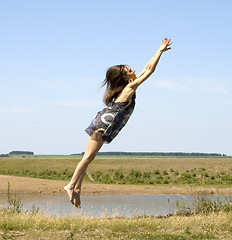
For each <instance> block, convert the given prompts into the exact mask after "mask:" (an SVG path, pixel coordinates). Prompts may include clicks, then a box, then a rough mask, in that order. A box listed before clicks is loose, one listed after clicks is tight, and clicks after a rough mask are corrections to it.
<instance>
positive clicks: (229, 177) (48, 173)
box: [0, 155, 232, 187]
mask: <svg viewBox="0 0 232 240" xmlns="http://www.w3.org/2000/svg"><path fill="white" fill-rule="evenodd" d="M80 159H81V156H78V155H77V156H75V155H69V156H65V155H61V156H43V155H40V156H27V157H25V156H13V157H8V158H0V174H2V175H14V176H26V177H34V178H43V179H56V180H69V179H70V177H71V176H72V174H73V171H74V169H75V167H76V164H77V163H78V161H79V160H80ZM84 181H85V182H90V181H94V182H95V183H108V184H114V183H116V184H145V185H171V184H173V185H183V184H187V185H196V186H202V185H204V186H212V185H213V186H215V187H231V184H232V157H202V158H201V157H146V156H142V157H135V156H131V157H128V156H126V157H125V156H124V157H122V156H98V157H97V158H96V159H95V160H94V161H93V162H92V163H91V164H90V166H89V168H88V176H86V177H85V179H84Z"/></svg>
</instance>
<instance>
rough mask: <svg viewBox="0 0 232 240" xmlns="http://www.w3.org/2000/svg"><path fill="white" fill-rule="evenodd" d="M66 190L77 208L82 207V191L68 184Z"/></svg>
mask: <svg viewBox="0 0 232 240" xmlns="http://www.w3.org/2000/svg"><path fill="white" fill-rule="evenodd" d="M64 190H65V191H66V192H67V194H68V196H69V199H70V202H71V203H72V204H73V205H74V206H75V207H77V208H81V199H80V193H79V192H75V191H74V190H71V189H70V188H69V187H68V186H65V187H64Z"/></svg>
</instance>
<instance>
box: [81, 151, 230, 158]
mask: <svg viewBox="0 0 232 240" xmlns="http://www.w3.org/2000/svg"><path fill="white" fill-rule="evenodd" d="M83 154H84V152H82V153H81V155H83ZM98 155H102V156H105V155H110V156H111V155H113V156H187V157H194V156H196V157H199V156H202V157H204V156H205V157H221V156H226V155H225V154H223V155H222V154H219V153H185V152H99V153H98Z"/></svg>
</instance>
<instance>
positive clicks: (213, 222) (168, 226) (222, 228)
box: [0, 212, 232, 239]
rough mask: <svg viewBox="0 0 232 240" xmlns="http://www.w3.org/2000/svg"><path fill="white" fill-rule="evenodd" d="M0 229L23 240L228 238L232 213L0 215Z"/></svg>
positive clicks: (230, 234) (6, 234) (230, 230)
mask: <svg viewBox="0 0 232 240" xmlns="http://www.w3.org/2000/svg"><path fill="white" fill-rule="evenodd" d="M0 229H2V233H1V234H2V236H8V237H9V236H12V235H13V234H15V233H18V235H19V237H20V234H21V235H22V237H23V238H22V239H231V238H232V213H222V212H220V213H218V214H215V213H214V214H209V215H195V216H189V217H184V216H182V217H180V216H172V217H168V218H154V217H142V218H130V219H127V218H101V219H95V218H83V217H79V218H75V217H61V218H55V217H50V216H45V215H39V214H38V215H34V216H32V215H30V214H9V213H6V212H5V213H4V212H1V215H0ZM42 232H43V233H42ZM39 236H40V238H38V237H39ZM5 239H7V238H5ZM17 239H20V238H17Z"/></svg>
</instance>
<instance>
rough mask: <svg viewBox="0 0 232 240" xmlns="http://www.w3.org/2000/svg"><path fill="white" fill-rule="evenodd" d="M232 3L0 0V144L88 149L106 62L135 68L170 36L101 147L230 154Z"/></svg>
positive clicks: (44, 150) (3, 148) (43, 150)
mask: <svg viewBox="0 0 232 240" xmlns="http://www.w3.org/2000/svg"><path fill="white" fill-rule="evenodd" d="M231 8H232V2H231V1H229V0H228V1H226V0H222V1H216V0H204V1H202V0H195V1H186V0H174V1H159V0H157V1H155V0H153V1H152V0H150V1H149V0H145V1H136V0H133V1H130V0H129V1H121V0H120V1H106V0H105V1H103V0H99V1H94V0H92V1H78V0H75V1H74V0H69V1H61V0H46V1H45V0H33V1H29V0H27V1H26V0H21V1H16V0H12V1H0V29H1V30H0V31H1V38H0V56H1V57H0V89H1V94H0V116H1V118H0V134H1V140H0V154H1V153H8V152H9V151H12V150H28V151H34V152H35V153H36V154H71V153H79V152H82V151H84V150H85V146H86V142H87V139H88V135H87V134H86V133H85V132H84V129H85V128H86V127H87V126H88V125H89V123H90V122H91V120H92V118H93V117H94V116H95V114H96V112H98V111H99V110H101V109H102V108H103V107H104V105H103V103H102V96H103V93H104V89H102V90H98V89H99V86H100V84H101V82H102V81H103V80H104V77H105V71H106V69H107V68H108V67H110V66H112V65H115V64H128V65H129V66H130V67H131V68H133V69H135V71H136V73H139V72H140V71H141V70H142V69H143V67H144V66H145V65H146V63H147V62H148V61H149V60H150V58H151V57H152V56H153V55H154V54H155V52H156V50H157V49H158V48H159V46H160V43H161V40H162V39H163V38H165V37H168V38H171V39H172V42H173V44H172V50H170V51H168V52H166V53H164V54H163V56H162V57H161V59H160V62H159V64H158V66H157V69H156V72H155V73H154V74H153V75H152V77H150V78H149V79H148V80H147V81H146V82H145V83H144V84H143V85H142V86H141V87H140V88H139V89H138V91H137V99H136V100H137V103H136V109H135V111H134V113H133V115H132V117H131V119H130V120H129V122H128V124H127V125H126V127H125V128H124V129H123V130H122V131H121V132H120V134H119V135H118V137H117V138H116V139H114V141H113V142H112V143H111V144H109V145H108V144H107V145H104V146H103V148H102V151H153V152H157V151H164V152H177V151H181V152H208V153H211V152H216V153H223V154H227V155H232V111H231V107H232V74H231V55H232V47H231V43H230V41H231V38H232V28H231V23H232V15H231Z"/></svg>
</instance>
